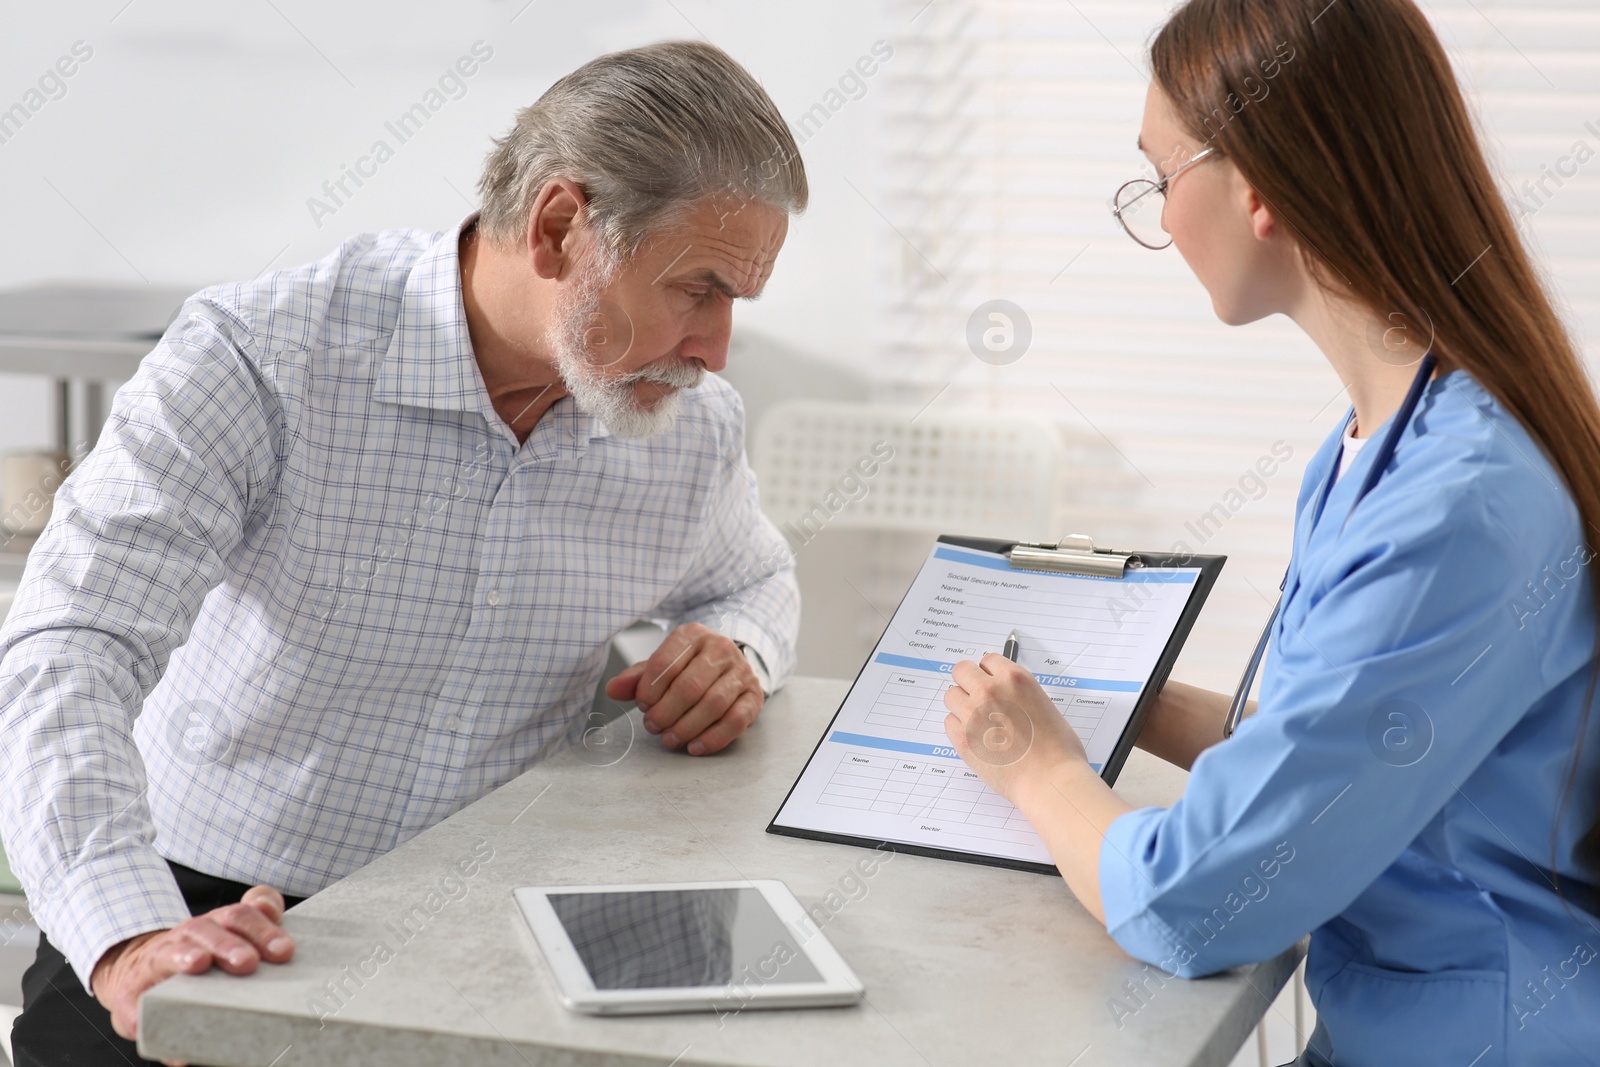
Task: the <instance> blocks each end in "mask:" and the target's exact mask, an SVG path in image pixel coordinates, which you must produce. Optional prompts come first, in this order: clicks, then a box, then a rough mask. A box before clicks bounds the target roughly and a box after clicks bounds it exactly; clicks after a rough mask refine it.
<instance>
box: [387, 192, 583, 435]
mask: <svg viewBox="0 0 1600 1067" xmlns="http://www.w3.org/2000/svg"><path fill="white" fill-rule="evenodd" d="M477 222H478V213H477V212H476V211H474V212H473V213H472V214H470V215H468V216H467V217H466V218H464V219H462V220H461V221H460V222H459V223H457V224H456V225H455V226H453V227H451V228H450V229H448V230H445V231H443V232H441V233H440V234H438V235H437V236H436V237H435V238H434V240H433V243H432V244H430V245H429V246H428V249H427V251H425V252H423V254H422V255H421V256H420V257H419V258H418V259H417V261H416V262H415V263H414V264H412V267H411V272H410V274H409V275H407V277H406V287H405V292H404V294H403V295H402V296H401V298H400V314H399V316H398V317H397V318H396V320H395V326H394V333H393V335H392V336H391V337H390V339H389V348H388V350H387V351H386V352H385V353H384V356H383V365H382V367H381V368H380V369H379V371H378V381H377V386H376V388H375V389H374V396H376V397H377V399H379V400H385V401H390V402H392V403H396V404H407V405H410V406H412V407H420V408H431V409H433V410H436V411H468V412H477V413H478V414H480V415H482V416H483V417H484V419H485V420H487V421H488V423H489V425H491V426H494V427H496V428H499V429H507V428H506V427H505V423H504V420H502V419H501V418H500V416H499V414H498V413H497V412H496V411H495V410H494V405H493V404H492V403H490V401H489V390H488V387H487V386H485V385H484V383H483V375H482V374H480V373H479V372H478V361H477V358H476V357H475V356H474V354H473V351H472V335H471V334H470V333H469V332H468V330H467V313H466V306H465V304H464V303H463V301H462V297H461V256H460V250H461V234H462V233H463V231H465V230H466V229H468V228H469V227H471V226H475V225H477ZM546 421H549V422H551V423H553V424H554V425H555V426H557V427H559V428H560V429H561V430H563V431H566V432H564V433H559V434H558V436H560V437H568V436H569V435H570V440H571V442H572V443H573V444H582V443H586V442H588V441H590V440H593V439H595V438H597V437H609V436H610V435H611V431H610V430H608V429H607V428H606V426H605V424H604V423H602V422H601V421H600V420H599V419H597V418H595V417H594V416H592V415H587V414H584V413H582V412H579V411H577V410H576V409H575V408H574V407H573V402H572V398H571V397H562V398H561V399H560V400H558V401H556V403H555V404H554V406H552V407H551V409H550V410H549V412H547V413H546V414H545V417H544V418H543V419H540V420H539V422H540V428H543V426H544V424H545V422H546ZM508 432H509V430H508ZM538 435H539V431H538V430H537V429H536V430H535V431H534V436H538ZM531 440H532V438H530V441H531Z"/></svg>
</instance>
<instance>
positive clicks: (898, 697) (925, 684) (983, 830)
mask: <svg viewBox="0 0 1600 1067" xmlns="http://www.w3.org/2000/svg"><path fill="white" fill-rule="evenodd" d="M941 546H944V547H945V549H948V551H942V550H941ZM961 550H970V554H963V553H962V552H961ZM964 555H966V556H967V557H968V558H966V559H963V558H962V557H963V556H964ZM994 557H1000V558H1001V560H1003V562H1000V561H997V560H996V559H995V558H994ZM941 558H948V559H950V560H954V561H956V562H955V563H953V564H952V565H953V566H967V565H968V564H969V563H970V564H971V565H974V566H982V567H984V568H989V569H990V570H985V571H972V572H971V573H972V574H973V575H979V574H989V573H991V571H992V572H993V573H994V574H995V575H996V579H998V578H1001V577H1004V575H1005V574H1006V572H1008V571H1009V572H1010V573H1011V574H1013V575H1014V576H1016V577H1019V578H1022V579H1025V580H1026V579H1031V578H1036V577H1039V576H1048V575H1056V576H1061V577H1068V578H1076V579H1088V580H1090V581H1096V582H1097V581H1120V580H1123V579H1127V578H1129V577H1130V576H1136V577H1140V578H1142V579H1143V580H1144V581H1145V582H1160V583H1161V584H1162V585H1163V586H1167V585H1170V586H1173V587H1174V588H1172V589H1163V590H1162V597H1163V599H1162V602H1161V611H1162V612H1163V613H1164V614H1163V615H1162V618H1161V625H1167V624H1169V623H1170V626H1171V629H1170V632H1169V633H1168V634H1167V636H1166V638H1165V641H1164V642H1163V643H1162V644H1161V647H1160V651H1159V653H1158V654H1157V655H1155V657H1154V662H1153V665H1151V667H1150V669H1149V670H1148V672H1147V673H1146V676H1145V678H1144V680H1143V681H1142V682H1139V683H1138V686H1137V695H1136V696H1134V697H1132V698H1131V699H1132V710H1131V712H1125V711H1119V712H1118V714H1124V713H1125V714H1126V715H1127V717H1126V720H1125V721H1123V722H1121V724H1120V728H1119V729H1117V731H1116V734H1115V741H1114V743H1113V744H1110V746H1109V750H1108V751H1107V752H1106V754H1105V757H1104V760H1103V763H1102V765H1101V768H1100V776H1101V778H1102V779H1104V780H1105V782H1106V783H1107V784H1114V783H1115V781H1116V778H1117V775H1118V774H1119V773H1120V772H1121V770H1122V766H1123V764H1124V763H1125V762H1126V761H1127V758H1128V753H1129V752H1130V751H1132V749H1133V745H1134V741H1135V740H1136V739H1137V738H1138V736H1139V732H1140V730H1141V729H1142V728H1143V726H1144V722H1145V719H1146V718H1147V717H1148V715H1149V711H1150V708H1151V706H1152V705H1153V704H1154V702H1155V698H1156V695H1157V694H1158V693H1159V692H1160V690H1161V687H1162V686H1163V685H1164V684H1165V683H1166V681H1167V678H1168V676H1169V675H1170V673H1171V671H1172V667H1173V665H1174V664H1175V663H1176V662H1177V659H1178V655H1179V653H1180V652H1181V651H1182V648H1183V644H1184V642H1185V641H1186V640H1187V639H1188V636H1189V634H1190V632H1191V631H1192V630H1193V628H1194V624H1195V621H1196V620H1197V619H1198V618H1199V616H1200V611H1201V609H1202V608H1203V607H1204V605H1205V601H1206V598H1207V597H1208V596H1209V595H1210V593H1211V590H1212V588H1213V587H1214V586H1215V585H1216V581H1217V577H1218V575H1219V574H1220V573H1221V571H1222V567H1223V564H1224V563H1225V562H1226V560H1227V557H1226V556H1220V555H1205V556H1202V555H1190V554H1174V553H1163V552H1119V551H1112V550H1108V549H1101V548H1098V547H1096V546H1095V544H1094V542H1093V540H1092V539H1091V538H1089V537H1086V536H1083V535H1074V536H1072V537H1067V538H1064V539H1062V540H1061V541H1060V542H1058V543H1056V544H1053V545H1052V544H1034V543H1030V542H1021V541H1004V540H995V539H989V538H974V537H957V536H951V535H942V536H940V537H939V538H938V539H937V540H936V541H935V543H934V546H933V551H932V552H931V553H930V556H929V559H928V561H927V562H926V563H925V564H924V566H923V568H922V570H921V571H920V572H919V573H918V576H917V579H916V581H915V582H913V584H912V586H911V588H909V589H908V590H907V592H906V594H905V596H904V597H902V599H901V603H900V605H899V606H898V607H897V608H896V609H895V615H894V617H893V619H892V620H891V621H890V623H889V626H888V627H887V628H886V629H885V631H884V633H883V634H882V635H881V636H880V637H879V639H878V642H877V644H876V645H875V646H874V648H873V651H872V654H871V655H870V656H868V658H867V662H866V663H865V664H863V666H862V669H861V671H860V672H858V674H857V675H856V678H855V681H853V682H852V683H851V686H850V690H849V692H848V693H847V694H846V696H845V699H844V701H843V702H842V703H841V704H840V706H839V708H838V709H836V710H835V712H834V715H833V718H832V719H831V720H830V721H829V723H828V726H827V728H826V729H825V730H823V732H822V736H821V737H820V738H818V740H817V744H816V746H815V748H813V750H812V752H811V755H810V756H809V757H808V758H807V760H806V763H805V766H804V768H803V769H802V770H801V772H800V774H799V776H798V777H797V778H796V779H795V781H794V783H793V784H792V785H791V786H790V788H789V792H788V793H787V794H786V795H785V797H784V800H783V803H782V804H780V805H779V807H778V811H777V813H776V814H775V815H774V816H773V818H772V820H771V821H770V822H769V823H768V825H767V832H768V833H770V834H776V835H780V836H785V837H796V838H804V839H808V840H815V841H828V842H833V843H838V844H849V845H859V846H861V847H864V848H874V849H877V848H885V847H887V848H892V849H894V850H895V851H896V852H903V853H907V854H910V855H917V856H932V857H936V858H941V859H953V860H958V861H962V862H967V863H979V864H985V865H988V866H995V867H1004V868H1008V869H1012V870H1023V871H1032V872H1035V873H1039V874H1057V873H1058V871H1057V870H1056V867H1055V865H1054V864H1053V863H1051V862H1049V861H1048V853H1047V852H1045V851H1044V849H1043V844H1042V842H1038V844H1037V847H1034V846H1033V845H1032V844H1030V842H1029V840H1028V839H1029V838H1030V837H1031V838H1032V840H1033V841H1034V842H1037V841H1038V838H1037V835H1036V834H1034V833H1033V832H1032V829H1031V827H1027V826H1026V822H1025V820H1021V819H1020V813H1018V812H1016V809H1015V808H1013V807H1011V805H1010V804H1009V803H1007V802H1005V801H1004V799H1003V798H1001V797H999V795H998V794H995V793H994V792H993V791H992V790H989V789H988V787H987V786H984V785H982V783H981V781H976V785H975V780H976V778H977V776H976V774H975V773H974V772H972V771H971V770H970V769H968V768H967V767H966V765H965V764H963V763H962V762H961V761H960V759H959V758H958V757H956V756H955V753H954V749H953V748H949V747H944V748H941V746H939V745H938V744H937V743H934V744H932V745H930V744H927V743H926V742H927V741H929V740H931V737H930V736H929V734H930V731H931V726H930V723H931V722H933V721H935V720H942V710H941V709H940V708H939V707H938V706H936V705H934V704H933V703H932V700H933V694H934V690H935V689H938V691H939V693H942V689H939V682H938V681H937V678H938V675H937V673H933V671H932V669H933V668H935V667H942V668H946V669H947V668H948V667H949V663H948V662H944V663H937V664H936V663H934V662H931V661H930V662H921V661H917V660H912V659H907V658H906V657H904V656H900V655H891V654H889V653H887V652H885V651H884V650H885V649H886V647H900V646H903V645H905V644H906V643H907V642H906V640H905V639H904V638H903V636H900V637H894V636H892V633H893V632H897V630H898V629H899V628H897V626H896V623H897V622H898V621H903V620H902V612H903V611H904V610H905V609H906V607H907V603H908V601H910V600H911V598H912V597H913V596H914V595H918V593H919V588H920V589H921V594H920V595H922V596H924V597H925V596H926V595H927V590H928V586H927V585H926V584H925V583H928V582H942V581H943V580H944V579H942V578H940V577H938V575H937V572H936V571H930V567H931V565H932V564H934V563H935V561H936V560H940V559H941ZM969 569H970V567H969ZM930 574H932V577H930ZM1191 576H1192V577H1191ZM970 580H971V581H975V582H984V581H985V580H984V578H982V577H972V578H971V579H970ZM985 584H989V585H993V584H995V582H994V581H988V582H986V583H985ZM1017 584H1024V583H1017ZM1179 585H1187V587H1188V592H1187V596H1186V597H1185V596H1183V594H1182V591H1181V589H1178V588H1176V587H1177V586H1179ZM943 588H944V589H950V588H951V587H950V586H943ZM958 588H960V586H959V585H958ZM1063 588H1072V589H1081V588H1084V586H1083V584H1082V582H1081V581H1080V582H1076V583H1063ZM1130 588H1131V587H1130ZM1036 595H1037V596H1038V597H1039V598H1041V599H1043V600H1044V601H1045V602H1046V603H1048V601H1049V598H1050V597H1051V596H1053V595H1055V594H1054V593H1053V591H1051V590H1049V589H1041V590H1040V591H1039V592H1038V593H1037V594H1036ZM1065 595H1066V596H1070V594H1065ZM940 598H941V597H940V596H935V597H934V598H933V599H940ZM1180 598H1181V605H1180V604H1179V600H1180ZM960 599H962V598H957V597H955V596H954V595H952V597H951V600H952V609H953V608H954V605H955V603H957V602H959V601H960ZM978 599H982V598H981V597H979V598H978ZM1108 603H1109V601H1108ZM1035 606H1038V607H1045V606H1046V604H1039V605H1035ZM919 610H920V609H919ZM935 610H938V609H935ZM964 610H969V611H971V612H976V611H979V610H993V609H983V608H977V607H971V608H966V609H964ZM1063 610H1064V609H1063ZM973 621H974V622H976V621H979V620H973ZM1096 625H1098V624H1096ZM924 632H929V631H923V630H915V631H913V633H914V634H915V635H918V636H920V635H921V634H923V633H924ZM934 632H936V631H934ZM929 633H930V640H929V641H927V642H919V643H920V644H924V645H925V646H926V647H930V648H931V647H932V646H933V645H936V644H937V642H935V641H933V640H932V639H931V633H932V632H929ZM957 640H961V638H957ZM1154 642H1155V639H1154V638H1152V639H1151V640H1150V641H1149V642H1147V645H1146V649H1145V652H1146V654H1147V655H1148V653H1149V651H1151V650H1152V649H1153V646H1154ZM998 650H999V646H998V644H995V645H994V647H993V648H990V649H985V651H998ZM902 651H904V649H902ZM962 651H967V650H962ZM1026 651H1027V650H1026V646H1024V656H1023V657H1021V658H1023V659H1026V658H1027V655H1026ZM928 654H929V655H933V654H935V651H930V652H929V653H928ZM948 654H951V655H953V654H954V653H953V652H952V653H948ZM963 658H969V659H975V658H977V656H975V655H973V656H965V657H963ZM895 664H904V665H906V667H907V669H906V670H905V671H904V672H903V673H900V674H895V673H893V672H894V665H895ZM886 669H887V671H888V673H886ZM1029 669H1030V670H1034V668H1033V667H1032V666H1030V667H1029ZM1034 673H1035V676H1036V677H1040V678H1041V679H1042V680H1045V681H1046V682H1047V689H1049V688H1051V686H1052V685H1055V686H1057V688H1059V689H1060V691H1061V692H1062V693H1069V692H1070V693H1071V694H1072V696H1071V700H1072V701H1073V702H1074V703H1076V702H1078V701H1092V700H1093V699H1098V697H1097V696H1094V695H1092V694H1093V691H1091V690H1083V691H1078V690H1073V689H1072V685H1073V684H1076V683H1078V682H1080V681H1081V682H1085V683H1087V684H1090V685H1104V686H1108V687H1109V686H1115V687H1117V688H1120V689H1124V690H1126V689H1128V688H1129V686H1130V685H1132V684H1133V682H1132V681H1131V680H1125V681H1121V682H1103V681H1098V680H1090V679H1078V678H1076V677H1071V678H1063V677H1058V676H1050V675H1040V674H1039V672H1038V671H1037V670H1034ZM1139 673H1145V672H1142V671H1141V672H1139ZM948 684H949V683H948V680H947V679H946V680H945V681H944V682H943V687H945V688H947V687H948ZM864 686H866V687H867V688H863V687H864ZM880 687H881V688H880ZM869 690H870V692H869ZM908 694H909V698H907V695H908ZM1053 699H1055V698H1054V697H1053ZM1118 699H1121V700H1123V707H1124V708H1125V707H1126V700H1127V699H1129V698H1127V697H1126V696H1124V697H1122V698H1118ZM1057 703H1058V707H1059V706H1060V701H1059V700H1058V701H1057ZM901 705H907V706H908V707H909V710H908V707H902V706H901ZM867 707H871V709H872V711H871V712H870V713H868V714H867V719H868V721H870V720H871V718H872V716H873V715H880V716H881V718H880V721H882V722H885V723H896V724H900V726H901V727H905V724H907V723H910V722H912V721H913V720H912V719H911V718H909V716H912V715H915V714H918V713H919V709H924V710H920V714H921V719H920V722H919V723H918V725H917V727H906V728H897V727H895V726H889V727H887V728H885V729H884V730H882V731H881V732H882V733H883V734H884V735H886V736H882V737H867V736H864V735H862V734H859V733H854V732H847V731H843V730H840V729H838V726H839V723H840V719H841V717H842V716H844V715H845V714H846V709H851V715H852V724H853V722H854V716H856V715H859V714H861V713H862V711H863V709H865V708H867ZM1071 710H1075V709H1070V708H1064V709H1063V714H1064V715H1066V714H1069V711H1071ZM1069 717H1070V716H1069ZM1074 724H1075V726H1076V725H1078V720H1076V719H1075V720H1074ZM940 729H942V727H941V728H940ZM1081 732H1082V728H1081V727H1080V735H1081ZM1106 736H1109V735H1106ZM913 737H914V738H918V739H920V741H921V742H922V743H917V742H916V741H913V740H907V738H913ZM1097 740H1098V741H1099V743H1100V744H1101V745H1102V746H1103V745H1104V744H1105V743H1106V737H1101V736H1099V735H1097ZM945 743H946V746H948V738H946V739H945ZM858 746H876V747H858ZM825 749H827V750H828V751H827V753H826V754H825V752H824V750H825ZM880 749H881V751H880ZM841 753H842V755H841ZM835 757H837V758H835ZM1091 758H1093V752H1091ZM841 783H842V784H841ZM875 785H876V787H877V789H878V792H877V793H876V794H874V793H872V789H873V788H874V786H875ZM907 788H909V789H910V790H911V792H909V793H906V794H904V795H905V796H906V797H908V798H909V799H907V800H904V801H901V800H899V798H900V796H901V795H902V794H901V793H899V792H893V791H891V790H905V789H907ZM969 795H974V796H976V797H977V798H978V799H976V800H974V801H973V807H972V808H971V809H970V810H968V811H966V812H965V813H960V812H959V807H960V805H961V804H965V803H966V799H965V798H966V797H967V796H969ZM956 796H959V797H961V798H962V799H960V800H959V801H956V800H947V799H944V798H951V797H956ZM928 797H933V798H935V799H933V800H929V801H928V806H927V807H925V808H924V807H922V806H921V805H922V804H923V801H924V800H925V799H926V798H928ZM869 798H871V799H869ZM896 803H899V804H900V807H899V809H895V808H894V805H895V804H896ZM869 804H870V808H869V807H865V806H864V805H869ZM852 805H854V806H853V807H852ZM886 805H887V806H886ZM940 805H944V806H946V810H948V811H955V812H958V814H957V815H956V816H954V817H953V818H954V820H955V821H951V822H950V823H949V825H942V823H941V818H940V817H938V816H937V815H936V816H935V817H933V818H926V817H924V813H926V812H937V810H938V806H940ZM834 808H838V810H834ZM857 812H859V814H856V813H857ZM1007 812H1009V814H1007ZM907 813H913V814H914V815H915V816H916V817H915V818H913V819H912V820H911V821H912V822H914V823H915V826H916V829H915V830H913V831H910V832H908V833H906V834H901V835H898V836H896V835H895V834H891V833H886V832H884V830H885V828H886V827H895V826H899V825H901V824H900V822H898V821H897V820H904V819H907V818H908V814H907ZM997 820H999V821H997ZM957 822H959V825H957ZM857 823H859V824H860V825H859V826H856V825H854V824H857ZM908 825H909V824H908ZM875 830H876V832H874V831H875ZM946 833H948V834H949V835H950V836H949V837H948V840H951V841H952V842H955V844H954V845H953V846H952V847H944V846H943V845H942V843H941V844H935V843H934V841H933V840H932V838H933V837H938V836H939V835H943V834H946ZM1002 838H1003V839H1004V840H1002ZM943 839H944V838H941V841H942V840H943ZM1041 854H1042V855H1041Z"/></svg>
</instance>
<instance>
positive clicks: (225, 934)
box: [89, 885, 294, 1041]
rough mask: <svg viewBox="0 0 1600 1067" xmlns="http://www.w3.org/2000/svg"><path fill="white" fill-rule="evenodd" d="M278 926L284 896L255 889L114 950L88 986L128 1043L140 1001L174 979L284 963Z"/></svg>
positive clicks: (287, 951) (284, 940)
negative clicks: (214, 967) (234, 901)
mask: <svg viewBox="0 0 1600 1067" xmlns="http://www.w3.org/2000/svg"><path fill="white" fill-rule="evenodd" d="M282 921H283V894H281V893H279V892H278V891H277V890H276V889H270V888H268V887H267V886H264V885H258V886H255V887H253V888H252V889H250V890H249V891H247V892H246V893H245V895H244V899H243V900H241V901H240V902H239V903H237V904H229V905H227V906H226V907H221V908H217V909H215V910H213V911H208V912H206V913H205V914H203V915H196V916H195V917H194V918H192V919H186V920H185V921H183V922H181V923H179V924H178V925H177V926H174V927H173V928H172V929H170V930H155V931H152V932H150V933H148V934H140V935H139V936H138V937H130V938H129V939H128V940H126V941H123V942H120V943H118V944H116V945H113V946H112V947H111V948H109V949H107V950H106V953H105V955H103V956H101V957H100V961H99V962H98V963H96V964H95V965H94V974H93V976H92V977H91V979H90V983H89V984H90V986H91V987H92V991H93V993H94V995H95V998H96V999H97V1000H99V1001H100V1003H101V1004H102V1005H104V1007H105V1009H106V1010H107V1011H109V1012H110V1013H111V1025H112V1027H113V1028H114V1029H115V1030H116V1031H117V1033H119V1034H121V1035H122V1036H123V1037H125V1038H127V1039H128V1040H129V1041H132V1040H134V1039H135V1038H136V1037H137V1036H138V1031H139V998H140V997H141V996H143V995H144V993H145V992H146V991H147V990H149V989H150V988H151V987H152V986H155V985H157V984H159V983H161V982H164V981H166V980H167V979H168V978H171V977H172V976H173V975H175V974H203V973H205V972H206V971H208V970H210V969H211V965H212V964H216V965H217V966H218V967H221V968H222V969H223V970H225V971H227V972H228V973H229V974H250V973H252V972H253V971H255V969H256V966H257V965H258V964H259V963H260V962H261V961H262V960H266V961H268V962H269V963H284V962H287V961H288V959H289V957H291V956H293V955H294V939H293V938H292V937H290V936H289V935H288V934H287V933H285V932H284V930H283V927H282V926H281V925H279V924H280V923H281V922H282Z"/></svg>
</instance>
